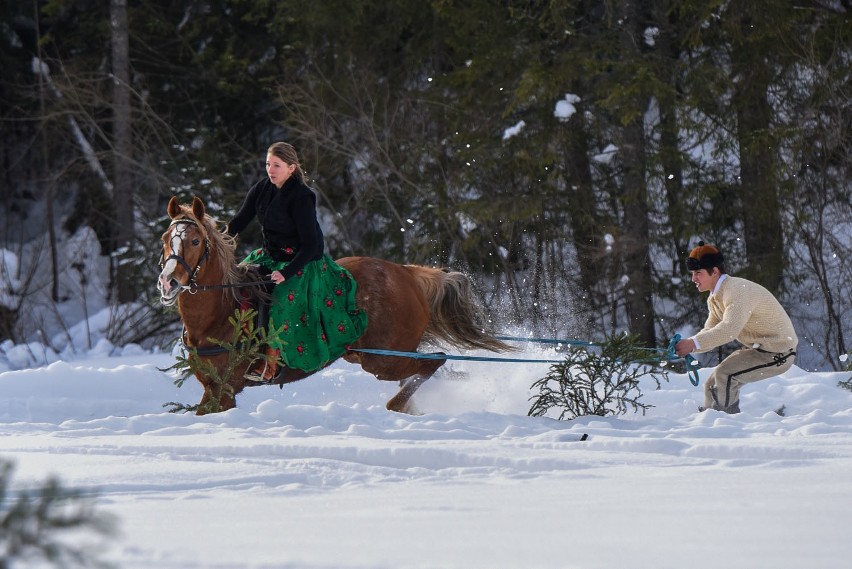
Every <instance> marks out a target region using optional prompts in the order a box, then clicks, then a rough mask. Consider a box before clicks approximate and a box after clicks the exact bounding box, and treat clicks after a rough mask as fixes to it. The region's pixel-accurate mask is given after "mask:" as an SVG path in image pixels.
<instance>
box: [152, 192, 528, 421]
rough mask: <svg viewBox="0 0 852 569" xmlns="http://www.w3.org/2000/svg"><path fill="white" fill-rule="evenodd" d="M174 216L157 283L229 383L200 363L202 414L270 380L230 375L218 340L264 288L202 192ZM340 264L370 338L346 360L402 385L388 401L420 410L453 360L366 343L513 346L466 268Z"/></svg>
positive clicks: (201, 352) (363, 260)
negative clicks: (492, 323)
mask: <svg viewBox="0 0 852 569" xmlns="http://www.w3.org/2000/svg"><path fill="white" fill-rule="evenodd" d="M168 215H169V217H170V218H171V222H170V224H169V227H168V229H167V230H166V231H165V232H164V233H163V235H162V243H163V244H162V257H161V265H162V270H161V272H160V275H159V278H158V281H157V288H158V291H159V293H160V302H161V304H162V305H163V306H166V307H169V306H173V305H175V304H177V308H178V312H179V314H180V318H181V320H182V322H183V327H184V330H183V335H182V340H183V343H184V345H185V346H186V347H187V348H189V349H190V350H196V353H197V354H198V357H199V358H201V360H204V361H206V362H209V364H212V366H213V368H214V369H215V370H216V371H217V372H218V374H219V377H220V381H222V380H223V379H224V380H225V381H226V382H227V387H226V388H223V385H221V384H217V383H216V382H215V381H214V380H213V377H212V375H213V374H209V373H207V374H206V373H204V371H203V369H204V366H198V365H196V366H192V368H191V371H192V372H194V374H195V376H196V378H197V379H198V381H199V382H200V383H201V385H202V387H203V388H204V394H203V395H202V398H201V401H200V403H199V404H198V406H197V408H196V413H197V414H199V415H202V414H205V413H207V412H213V411H226V410H228V409H233V408H234V407H236V396H237V394H239V393H240V392H242V391H243V389H244V388H245V387H249V386H255V385H268V383H257V382H254V381H252V380H251V379H249V378H246V376H245V374H246V372H247V371H248V368H249V366H250V362H249V363H245V364H243V365H241V366H238V367H237V369H236V370H234V373H231V374H229V377H225V375H223V374H224V373H225V370H226V367H227V365H228V354H227V352H224V351H223V350H221V349H218V350H217V349H216V348H215V346H217V343H216V342H217V340H218V341H226V340H228V339H230V338H232V337H233V333H234V325H233V323H232V322H231V321H229V317H230V318H233V315H234V312H235V310H237V308H238V307H239V303H240V300H241V298H244V297H243V296H241V293H240V290H249V291H251V292H250V294H251V295H252V296H257V295H262V294H263V292H264V291H263V290H258V288H261V289H262V287H257V286H256V285H257V284H258V283H257V282H256V278H257V275H256V273H252V271H251V270H250V267H247V266H244V265H241V264H238V263H237V262H236V260H235V252H236V241H235V240H234V239H233V238H232V237H230V236H228V235H226V234H223V233H221V232H220V231H219V230H218V229H217V223H216V220H215V219H213V218H212V217H211V216H210V215H208V214H207V212H206V208H205V206H204V203H203V201H202V200H201V199H199V198H198V197H193V200H192V204H191V205H181V204H180V203H179V200H178V199H177V196H174V197H172V198H171V200H170V201H169V204H168ZM336 262H337V263H338V264H339V265H341V266H342V267H344V268H346V269H347V270H348V271H349V272H350V273H351V274H352V277H353V278H354V280H355V283H356V304H357V306H358V308H359V309H360V310H364V311H366V313H367V317H368V320H367V328H366V330H365V331H364V333H363V335H362V336H361V337H360V338H359V339H358V340H357V341H356V342H355V343H354V344H353V345H352V346H350V348H351V349H350V350H348V351H347V352H346V353H344V354H343V356H342V358H343V359H344V360H345V361H347V362H349V363H353V364H360V366H361V368H362V369H364V371H367V372H368V373H371V374H372V375H374V376H375V377H376V378H377V379H379V380H382V381H397V382H399V387H400V389H399V392H398V393H397V394H396V395H394V396H393V397H392V398H391V399H390V400H388V402H387V404H386V408H387V409H388V410H389V411H396V412H401V413H412V414H414V413H416V410H415V408H414V407H413V405H412V403H411V397H412V396H413V395H414V393H415V391H417V389H418V388H419V387H420V386H421V385H422V384H423V383H424V382H425V381H426V380H428V379H429V378H430V377H432V375H433V374H434V373H435V372H436V371H437V370H438V369H439V368H440V367H441V366H442V365H444V363H445V362H446V359H443V358H440V359H431V358H416V357H401V356H397V355H381V354H376V353H368V352H359V351H357V350H358V349H360V348H368V349H371V350H392V351H396V352H408V353H411V352H415V351H416V350H417V348H418V347H419V346H420V344H421V341H424V340H429V341H433V342H434V341H437V342H439V343H440V342H443V343H445V344H448V345H449V346H452V347H455V348H465V349H485V350H489V351H493V352H505V351H511V350H513V348H512V347H510V346H508V345H507V344H505V343H504V342H502V341H500V340H499V339H497V338H495V336H494V335H493V334H492V333H490V332H488V331H486V330H485V329H484V328H483V323H484V322H485V319H484V312H483V310H482V308H481V306H480V305H479V304H478V303H477V301H476V299H475V296H474V294H473V290H472V286H471V283H470V281H469V279H468V278H467V276H466V275H464V274H463V273H461V272H457V271H450V270H446V269H443V268H433V267H425V266H420V265H400V264H397V263H393V262H390V261H386V260H382V259H378V258H372V257H345V258H342V259H338V260H337V261H336ZM252 279H255V280H252ZM242 294H246V293H242ZM330 363H331V362H328V363H327V364H326V365H329V364H330ZM313 373H315V372H306V371H304V370H300V369H294V368H288V367H285V366H282V368H281V372H280V373H279V375H278V376H276V377H275V378H274V381H273V382H272V383H273V384H276V385H279V386H281V387H282V388H283V385H284V384H287V383H291V382H294V381H299V380H301V379H304V378H306V377H308V376H310V375H312V374H313Z"/></svg>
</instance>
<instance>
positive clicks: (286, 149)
mask: <svg viewBox="0 0 852 569" xmlns="http://www.w3.org/2000/svg"><path fill="white" fill-rule="evenodd" d="M266 153H267V154H272V155H273V156H275V157H276V158H279V159H281V160H283V161H284V162H286V163H287V164H291V165H293V166H295V167H296V170H295V171H294V172H293V173H294V174H295V175H296V176H298V178H299V179H300V180H302V181H303V182H304V181H305V172H304V170H302V165H301V164H299V155H298V154H296V149H295V148H293V145H292V144H287V143H286V142H274V143H273V144H272V145H270V146H269V149H268V150H267V151H266Z"/></svg>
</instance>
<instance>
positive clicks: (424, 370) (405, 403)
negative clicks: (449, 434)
mask: <svg viewBox="0 0 852 569" xmlns="http://www.w3.org/2000/svg"><path fill="white" fill-rule="evenodd" d="M446 361H447V360H421V361H420V362H419V364H420V365H419V366H418V368H419V369H418V370H417V373H415V374H414V375H412V376H410V377H407V378H405V379H403V380H401V381H400V382H399V392H398V393H397V394H396V395H394V396H393V397H391V398H390V400H389V401H388V402H387V404H386V405H385V407H386V408H387V409H388V411H395V412H397V413H407V414H409V415H419V414H420V413H419V412H418V411H417V409H416V408H415V407H414V404H413V403H412V402H411V398H412V397H413V396H414V393H415V392H416V391H417V390H418V389H419V388H420V386H421V385H423V384H424V383H426V381H427V380H428V379H429V378H430V377H432V375H434V373H435V372H436V371H438V368H439V367H441V366H442V365H444V363H445V362H446Z"/></svg>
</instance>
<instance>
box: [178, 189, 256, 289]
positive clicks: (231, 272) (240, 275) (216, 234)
mask: <svg viewBox="0 0 852 569" xmlns="http://www.w3.org/2000/svg"><path fill="white" fill-rule="evenodd" d="M180 211H181V215H179V216H178V218H186V219H191V220H192V221H194V222H195V224H196V225H197V226H198V228H199V230H201V233H202V234H203V236H204V238H205V239H206V240H207V241H208V243H210V247H211V249H212V252H213V253H215V255H214V256H215V258H216V261H218V263H219V270H220V272H221V273H222V282H221V283H220V284H222V285H226V286H230V285H237V284H240V283H245V282H252V281H257V280H258V275H257V273H256V271H254V270H253V269H252V268H251V267H249V266H246V265H241V264H237V262H236V256H235V253H236V250H237V242H236V240H235V239H234V238H233V237H231V236H230V235H228V234H227V233H221V232H220V231H219V230H218V229H217V225H218V222H217V221H216V219H215V218H213V217H211V216H210V215H208V214H207V213H205V214H204V219H198V218H197V217H196V216H195V214H194V213H193V212H192V207H191V206H188V205H181V206H180ZM227 290H230V291H231V294H232V295H233V297H234V300H235V301H237V302H239V301H240V300H241V296H240V291H241V290H243V289H242V288H241V287H230V288H228V289H227Z"/></svg>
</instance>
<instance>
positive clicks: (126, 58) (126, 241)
mask: <svg viewBox="0 0 852 569" xmlns="http://www.w3.org/2000/svg"><path fill="white" fill-rule="evenodd" d="M110 23H111V26H112V74H113V77H112V79H113V130H112V136H113V168H114V177H113V179H114V184H115V187H114V191H113V209H114V221H115V226H114V231H113V244H114V247H113V253H114V254H117V257H118V258H117V261H118V262H117V263H116V275H115V277H116V282H115V284H116V288H117V293H118V294H117V300H118V301H119V302H121V303H126V302H131V301H132V300H134V299H135V298H136V291H135V287H134V280H133V276H132V269H133V265H132V264H131V263H124V262H121V259H122V257H123V256H124V255H123V253H122V252H123V251H125V250H126V249H128V248H131V247H132V245H133V243H134V240H135V230H134V218H135V216H134V206H133V203H134V199H133V198H134V188H133V177H132V172H131V166H130V157H131V154H132V150H133V141H132V133H131V116H130V113H131V108H130V41H129V37H128V35H129V30H128V23H127V0H110Z"/></svg>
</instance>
